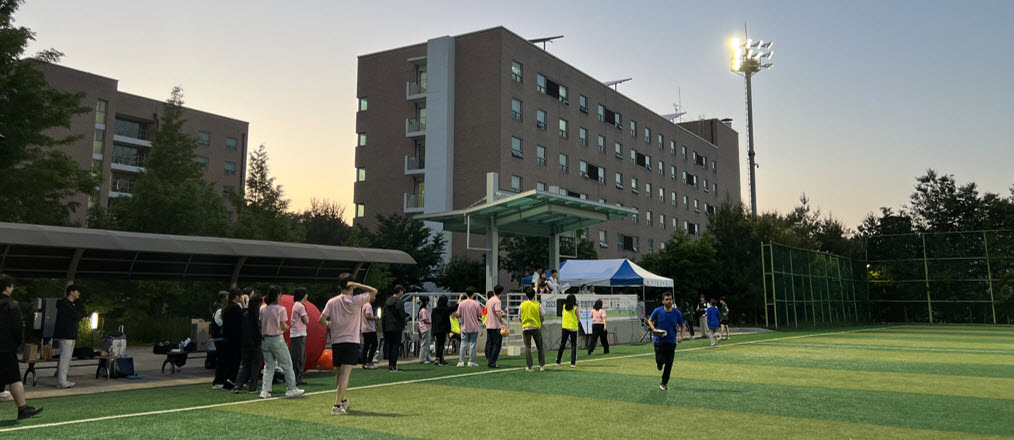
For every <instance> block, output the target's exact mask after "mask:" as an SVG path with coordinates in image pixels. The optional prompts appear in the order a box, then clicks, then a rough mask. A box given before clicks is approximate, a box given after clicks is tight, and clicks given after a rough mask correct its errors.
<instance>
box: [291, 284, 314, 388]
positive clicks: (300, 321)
mask: <svg viewBox="0 0 1014 440" xmlns="http://www.w3.org/2000/svg"><path fill="white" fill-rule="evenodd" d="M308 294H309V292H307V290H306V289H304V288H302V287H300V288H298V289H296V290H293V291H292V317H291V318H290V319H289V322H291V323H292V324H291V325H292V327H291V328H289V357H291V358H292V371H293V373H295V375H296V385H306V382H303V370H304V369H305V366H306V325H307V324H309V323H310V317H309V316H307V314H306V298H307V295H308Z"/></svg>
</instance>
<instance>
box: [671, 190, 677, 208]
mask: <svg viewBox="0 0 1014 440" xmlns="http://www.w3.org/2000/svg"><path fill="white" fill-rule="evenodd" d="M672 206H676V191H673V192H672Z"/></svg>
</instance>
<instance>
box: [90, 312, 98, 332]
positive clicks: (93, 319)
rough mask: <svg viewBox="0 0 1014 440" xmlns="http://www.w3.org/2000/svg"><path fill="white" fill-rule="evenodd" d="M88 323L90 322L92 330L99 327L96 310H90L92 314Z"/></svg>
mask: <svg viewBox="0 0 1014 440" xmlns="http://www.w3.org/2000/svg"><path fill="white" fill-rule="evenodd" d="M89 324H91V327H92V330H97V329H98V328H99V314H98V312H92V316H91V319H90V322H89Z"/></svg>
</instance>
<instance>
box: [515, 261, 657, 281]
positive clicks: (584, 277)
mask: <svg viewBox="0 0 1014 440" xmlns="http://www.w3.org/2000/svg"><path fill="white" fill-rule="evenodd" d="M559 278H560V282H561V283H566V284H570V285H571V286H572V287H575V288H576V287H580V286H581V285H583V284H587V285H589V286H596V287H669V288H672V287H673V281H672V278H666V277H663V276H659V275H655V274H653V273H651V272H649V271H648V270H647V269H645V268H643V267H641V266H638V265H637V264H634V262H632V261H630V260H627V259H622V258H621V259H615V260H567V261H564V262H563V263H560V273H559ZM522 282H523V283H524V284H531V283H532V277H531V276H528V277H525V278H524V279H523V280H522Z"/></svg>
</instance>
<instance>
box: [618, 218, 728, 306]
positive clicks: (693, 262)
mask: <svg viewBox="0 0 1014 440" xmlns="http://www.w3.org/2000/svg"><path fill="white" fill-rule="evenodd" d="M715 256H716V251H715V236H714V235H712V234H711V232H709V231H705V232H704V235H702V236H701V237H700V238H698V239H696V240H695V239H693V238H691V237H690V236H689V235H687V234H686V233H685V232H683V231H679V230H677V231H676V232H674V233H673V234H672V237H670V238H669V241H667V242H666V244H665V250H658V251H655V252H652V253H650V254H648V255H645V256H644V257H643V258H642V259H641V261H640V262H638V263H637V264H639V265H640V266H641V267H643V268H645V269H648V270H649V271H651V272H652V273H655V274H657V275H662V276H664V277H668V278H672V279H673V283H674V285H673V287H674V288H675V290H676V295H677V297H679V298H681V299H693V298H696V297H697V296H698V295H700V294H702V293H703V294H705V295H708V296H712V295H714V294H715V292H713V291H712V287H713V286H714V284H715V279H716V277H717V276H718V269H719V267H718V260H717V259H716V258H715Z"/></svg>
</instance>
